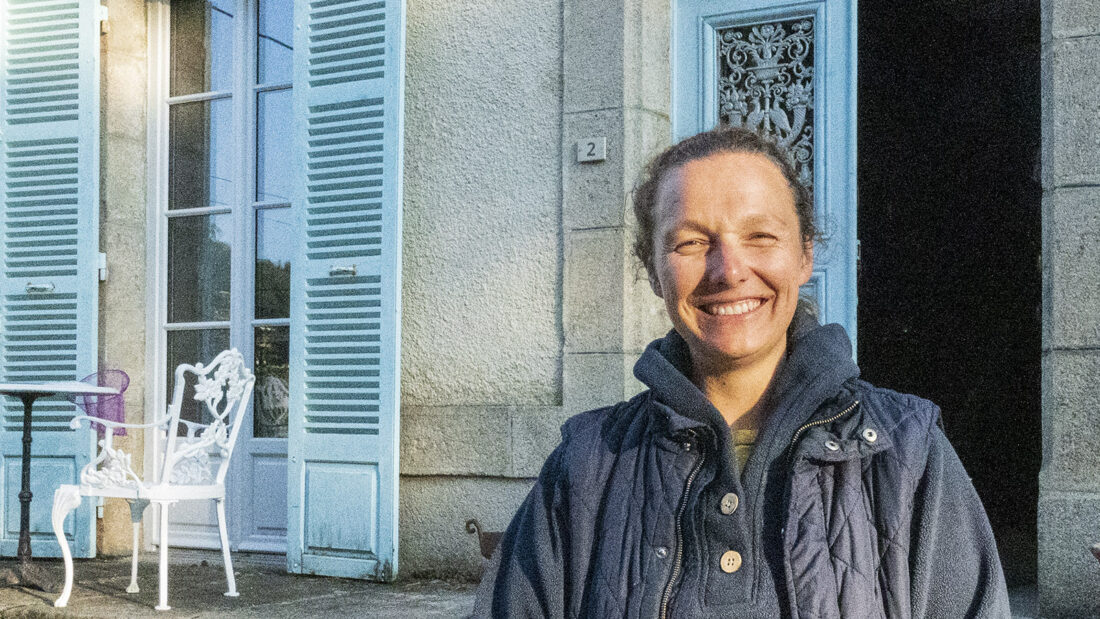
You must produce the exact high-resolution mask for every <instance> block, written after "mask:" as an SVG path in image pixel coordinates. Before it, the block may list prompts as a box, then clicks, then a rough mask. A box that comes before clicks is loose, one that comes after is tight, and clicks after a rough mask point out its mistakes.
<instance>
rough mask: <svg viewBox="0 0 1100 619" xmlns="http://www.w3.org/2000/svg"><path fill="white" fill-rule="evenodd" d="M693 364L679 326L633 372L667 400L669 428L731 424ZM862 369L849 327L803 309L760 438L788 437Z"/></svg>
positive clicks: (657, 342)
mask: <svg viewBox="0 0 1100 619" xmlns="http://www.w3.org/2000/svg"><path fill="white" fill-rule="evenodd" d="M690 367H691V354H690V352H689V351H688V347H687V342H685V341H684V339H683V338H682V337H680V335H679V334H678V333H676V331H670V332H669V333H668V335H666V336H665V337H664V338H661V339H658V340H655V341H653V342H651V343H650V344H649V346H647V347H646V350H645V352H644V353H643V354H642V356H641V358H640V359H639V360H638V362H637V363H636V364H635V366H634V376H636V377H637V378H638V380H640V381H642V383H644V384H645V385H646V386H648V387H649V388H650V390H651V391H652V395H653V398H654V400H656V401H657V402H658V403H659V404H663V405H664V406H661V407H658V409H659V410H661V411H662V412H663V413H664V414H665V416H666V417H667V429H668V431H669V433H670V434H675V433H677V432H679V431H682V430H684V429H687V428H692V427H697V426H703V425H706V426H711V427H713V428H715V429H718V428H725V427H727V426H726V424H725V420H724V419H723V418H722V415H721V414H720V413H719V412H718V410H717V409H716V408H714V406H713V405H712V404H711V403H710V401H709V400H707V398H706V396H705V395H703V392H702V391H700V390H699V388H698V387H696V386H695V384H694V383H692V382H691V380H690V379H689V378H688V375H689V373H690ZM858 375H859V368H858V367H857V366H856V364H855V362H854V361H852V345H851V342H850V341H849V340H848V336H847V334H846V333H845V332H844V329H843V328H842V327H841V326H840V325H836V324H829V325H825V326H821V325H820V324H818V322H817V319H816V318H814V317H813V316H812V315H810V314H809V312H806V311H805V310H803V309H799V310H798V311H797V312H796V313H795V318H794V320H793V321H792V324H791V327H790V329H788V342H787V355H786V358H785V361H784V362H783V363H781V364H780V366H779V368H778V370H777V374H776V377H775V379H774V381H773V385H772V389H771V391H770V395H769V396H768V397H769V398H770V399H771V404H770V405H769V406H768V408H769V409H770V410H771V411H772V414H771V415H770V416H769V418H768V420H767V421H765V424H764V428H762V435H761V436H760V437H759V439H758V444H759V442H760V441H761V440H767V439H768V438H769V436H771V437H773V438H775V439H778V438H779V437H780V436H784V437H785V438H784V440H789V438H790V437H791V436H792V435H793V433H794V432H795V431H796V430H797V428H798V427H799V426H801V425H802V424H803V423H805V422H806V421H807V420H808V419H809V415H811V414H812V413H814V412H815V411H817V410H818V408H819V407H820V404H822V403H823V402H825V401H826V400H828V399H829V398H831V397H834V396H836V395H837V393H838V391H840V390H841V386H842V384H843V383H844V382H845V381H848V380H849V379H852V378H855V377H857V376H858ZM844 404H846V402H845V403H840V405H841V406H843V405H844ZM720 434H728V433H720Z"/></svg>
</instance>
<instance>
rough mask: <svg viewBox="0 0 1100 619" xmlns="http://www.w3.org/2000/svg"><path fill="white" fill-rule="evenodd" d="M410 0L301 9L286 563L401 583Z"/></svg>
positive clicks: (351, 1) (332, 0) (305, 1)
mask: <svg viewBox="0 0 1100 619" xmlns="http://www.w3.org/2000/svg"><path fill="white" fill-rule="evenodd" d="M404 14H405V6H404V2H403V1H402V0H387V1H369V0H312V1H310V0H296V2H295V24H296V29H295V42H294V54H295V58H294V62H295V67H294V110H295V123H296V125H295V135H296V136H297V146H298V148H296V149H295V150H296V151H297V152H298V153H299V160H298V162H297V171H298V174H299V175H300V176H299V178H298V179H297V183H296V185H297V186H298V188H299V191H298V194H297V196H296V199H295V201H294V208H295V209H297V213H298V217H299V222H300V230H301V236H300V246H299V251H298V254H297V256H298V257H297V260H296V261H295V262H294V263H293V267H292V276H293V282H292V289H291V366H290V380H291V387H290V391H291V415H290V417H291V418H290V428H289V433H288V439H289V442H288V457H289V464H288V484H287V486H288V488H287V492H288V501H287V504H288V512H289V513H288V531H287V564H288V569H289V571H291V572H297V573H312V574H326V575H331V576H343V577H353V578H369V579H374V580H391V579H393V578H394V577H395V576H396V574H397V484H398V453H397V447H398V409H399V402H398V377H399V360H400V337H399V326H400V305H399V301H400V295H401V280H400V275H401V269H400V263H401V260H400V256H401V159H402V115H403V112H402V89H403V73H404V39H405V33H404Z"/></svg>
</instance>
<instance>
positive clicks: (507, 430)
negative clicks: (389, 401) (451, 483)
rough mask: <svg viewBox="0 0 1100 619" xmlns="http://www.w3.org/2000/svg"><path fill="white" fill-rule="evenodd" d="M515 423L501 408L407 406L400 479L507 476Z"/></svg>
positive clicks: (404, 409) (509, 412) (402, 429)
mask: <svg viewBox="0 0 1100 619" xmlns="http://www.w3.org/2000/svg"><path fill="white" fill-rule="evenodd" d="M511 419H512V411H511V409H509V408H508V407H502V406H485V407H477V406H403V407H401V474H402V475H492V476H498V477H499V476H507V475H509V474H510V473H511V453H512V432H511Z"/></svg>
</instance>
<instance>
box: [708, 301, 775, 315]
mask: <svg viewBox="0 0 1100 619" xmlns="http://www.w3.org/2000/svg"><path fill="white" fill-rule="evenodd" d="M763 304H764V299H745V300H743V301H736V302H734V303H708V304H706V305H701V306H700V309H702V310H703V311H704V312H706V313H708V314H710V315H711V316H740V315H741V314H747V313H749V312H751V311H753V310H754V309H756V308H758V307H760V306H761V305H763Z"/></svg>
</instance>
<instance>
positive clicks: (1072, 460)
mask: <svg viewBox="0 0 1100 619" xmlns="http://www.w3.org/2000/svg"><path fill="white" fill-rule="evenodd" d="M1042 368H1043V377H1042V384H1043V394H1042V400H1043V468H1042V471H1041V473H1040V484H1041V485H1042V487H1043V488H1044V489H1047V490H1060V491H1062V490H1075V491H1097V492H1100V432H1097V428H1100V381H1098V380H1097V378H1098V377H1100V351H1098V350H1054V351H1051V352H1048V353H1046V354H1044V355H1043V361H1042ZM1096 541H1098V542H1100V539H1097V540H1096Z"/></svg>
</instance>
